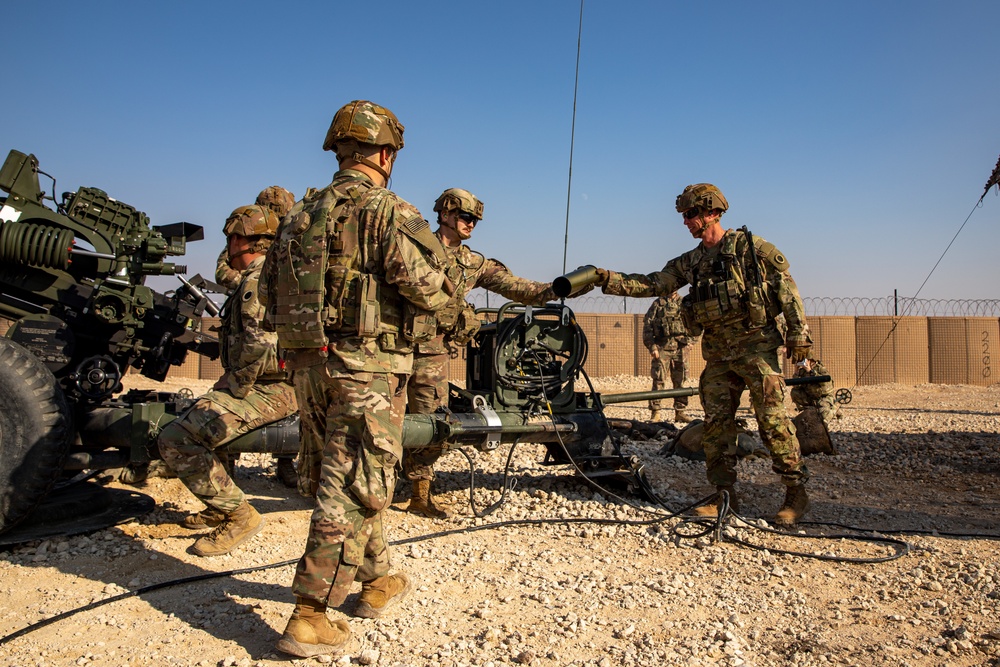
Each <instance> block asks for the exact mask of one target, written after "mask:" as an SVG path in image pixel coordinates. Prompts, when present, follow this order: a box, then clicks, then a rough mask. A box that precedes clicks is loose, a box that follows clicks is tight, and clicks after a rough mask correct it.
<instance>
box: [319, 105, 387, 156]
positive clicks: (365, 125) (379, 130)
mask: <svg viewBox="0 0 1000 667" xmlns="http://www.w3.org/2000/svg"><path fill="white" fill-rule="evenodd" d="M403 129H404V128H403V124H402V123H400V122H399V119H398V118H396V115H395V114H394V113H392V112H391V111H389V110H388V109H386V108H385V107H380V106H379V105H377V104H375V103H374V102H369V101H368V100H354V101H353V102H350V103H348V104H345V105H344V106H343V107H341V108H340V110H339V111H338V112H337V113H336V114H335V115H334V116H333V122H332V123H330V129H329V130H328V131H327V133H326V139H325V140H324V141H323V150H325V151H332V150H336V146H337V144H339V143H341V142H343V141H350V140H354V141H356V142H358V143H361V144H373V145H375V146H391V147H392V148H393V149H395V150H397V151H398V150H399V149H401V148H402V147H403Z"/></svg>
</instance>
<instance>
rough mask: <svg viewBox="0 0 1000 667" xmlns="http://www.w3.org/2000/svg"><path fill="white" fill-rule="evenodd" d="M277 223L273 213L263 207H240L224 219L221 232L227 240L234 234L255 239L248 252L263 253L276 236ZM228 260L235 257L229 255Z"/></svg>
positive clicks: (255, 205)
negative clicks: (224, 222)
mask: <svg viewBox="0 0 1000 667" xmlns="http://www.w3.org/2000/svg"><path fill="white" fill-rule="evenodd" d="M279 222H280V220H279V219H278V216H277V215H275V214H274V211H272V210H271V209H269V208H267V207H265V206H259V205H257V204H253V205H251V206H240V207H239V208H237V209H236V210H234V211H233V212H232V213H230V214H229V217H228V218H226V224H225V226H224V227H223V228H222V231H223V233H225V235H226V238H227V239H228V238H229V237H230V236H232V235H234V234H238V235H240V236H245V237H247V238H251V239H255V241H254V243H253V246H252V247H251V248H250V250H249V251H248V252H263V251H265V250H267V248H268V247H269V246H270V245H271V242H272V241H273V240H274V237H275V236H276V235H277V231H278V223H279ZM241 254H242V253H241ZM229 259H230V260H233V259H235V257H234V256H233V255H230V256H229Z"/></svg>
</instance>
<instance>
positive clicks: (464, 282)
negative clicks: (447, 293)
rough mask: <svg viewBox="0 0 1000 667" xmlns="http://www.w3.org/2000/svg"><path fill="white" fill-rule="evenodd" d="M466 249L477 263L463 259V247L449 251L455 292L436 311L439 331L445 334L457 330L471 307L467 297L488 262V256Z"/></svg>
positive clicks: (450, 272) (449, 275)
mask: <svg viewBox="0 0 1000 667" xmlns="http://www.w3.org/2000/svg"><path fill="white" fill-rule="evenodd" d="M465 249H466V250H468V251H469V252H470V253H472V255H473V259H474V260H475V264H472V263H468V262H465V261H464V260H463V259H462V252H461V250H462V249H461V248H459V249H457V250H456V251H455V252H454V253H449V254H450V255H451V257H450V262H449V267H448V278H449V279H450V280H451V282H452V284H454V286H455V294H454V296H453V297H452V298H451V299H450V300H449V301H448V303H447V305H445V307H444V308H442V309H441V310H439V311H437V313H436V315H437V320H438V331H440V332H441V333H443V334H445V336H448V335H449V334H452V333H454V332H455V329H456V327H457V326H458V324H459V319H460V318H461V316H462V313H463V312H464V311H465V310H467V309H468V308H470V307H471V306H470V305H469V303H468V302H467V301H466V300H465V297H466V296H467V295H468V294H469V292H471V291H472V288H473V287H475V286H476V279H477V278H478V277H479V272H480V271H481V270H482V268H483V264H485V263H486V258H485V257H483V256H482V255H481V254H479V253H478V252H475V251H474V250H471V249H469V248H465Z"/></svg>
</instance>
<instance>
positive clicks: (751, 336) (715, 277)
mask: <svg viewBox="0 0 1000 667" xmlns="http://www.w3.org/2000/svg"><path fill="white" fill-rule="evenodd" d="M758 271H759V276H760V284H759V285H758V282H757V275H758ZM684 285H691V290H690V293H689V294H688V295H687V296H686V297H684V299H683V301H682V304H683V312H684V313H685V319H686V320H688V322H689V326H688V329H689V330H691V332H692V333H695V334H696V333H699V332H698V331H697V329H699V328H701V329H702V330H703V331H704V338H703V340H702V346H701V349H702V355H703V356H704V357H705V360H706V361H728V360H733V359H738V358H740V357H743V356H746V355H750V354H755V353H759V352H764V351H767V350H774V349H777V348H778V347H780V346H781V345H782V343H783V342H784V344H785V345H794V346H809V345H812V338H811V337H810V335H809V326H808V324H807V323H806V316H805V307H804V306H803V305H802V299H801V297H800V296H799V290H798V288H797V287H796V285H795V281H794V280H793V279H792V276H791V274H790V273H789V272H788V262H787V261H786V260H785V258H784V256H783V255H782V254H781V253H780V252H778V250H777V248H775V247H774V246H773V245H772V244H770V243H768V242H766V241H764V240H763V239H761V238H760V237H755V238H754V251H751V250H750V248H749V242H748V240H747V234H746V233H744V232H742V231H739V232H738V231H735V230H732V229H729V230H727V231H726V233H725V235H724V236H723V238H722V240H721V241H720V242H719V243H718V244H717V245H715V246H713V247H712V248H706V247H705V245H704V244H699V245H698V246H697V247H696V248H695V249H694V250H690V251H688V252H686V253H684V254H683V255H681V256H680V257H676V258H674V259H672V260H670V261H669V262H667V263H666V265H665V266H664V267H663V269H662V270H660V271H656V272H654V273H650V274H638V273H627V274H623V273H617V272H611V273H610V278H609V280H608V284H607V285H606V286H605V287H604V293H605V294H616V295H621V296H636V297H642V296H659V295H667V294H670V293H671V292H675V291H676V290H677V289H679V288H681V287H683V286H684ZM779 313H784V316H785V320H786V322H787V326H788V330H787V333H786V335H785V340H784V341H782V339H781V334H780V333H779V332H778V329H777V327H776V326H775V317H776V316H777V315H778V314H779Z"/></svg>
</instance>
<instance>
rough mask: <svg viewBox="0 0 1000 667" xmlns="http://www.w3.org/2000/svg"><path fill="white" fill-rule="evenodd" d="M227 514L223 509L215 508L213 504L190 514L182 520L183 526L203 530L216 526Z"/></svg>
mask: <svg viewBox="0 0 1000 667" xmlns="http://www.w3.org/2000/svg"><path fill="white" fill-rule="evenodd" d="M225 519H226V514H225V513H224V512H223V511H222V510H218V509H215V508H214V507H212V506H211V505H209V506H208V507H206V508H205V509H203V510H202V511H200V512H198V513H197V514H188V515H187V516H186V517H184V518H183V519H182V520H181V526H183V527H184V528H187V529H188V530H203V529H205V528H215V527H216V526H218V525H219V524H220V523H222V522H223V521H225Z"/></svg>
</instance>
